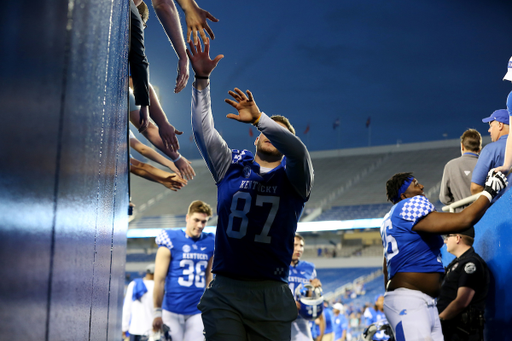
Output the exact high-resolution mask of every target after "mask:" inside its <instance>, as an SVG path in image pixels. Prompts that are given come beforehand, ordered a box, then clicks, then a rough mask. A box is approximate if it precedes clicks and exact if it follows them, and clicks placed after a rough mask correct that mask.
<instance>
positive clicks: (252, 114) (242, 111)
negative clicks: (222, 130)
mask: <svg viewBox="0 0 512 341" xmlns="http://www.w3.org/2000/svg"><path fill="white" fill-rule="evenodd" d="M235 91H236V93H235V92H233V91H229V92H228V93H229V94H230V95H231V96H232V97H233V98H234V99H235V100H236V102H235V101H233V100H231V99H225V100H224V101H225V102H226V103H227V104H229V105H231V106H232V107H233V108H235V109H236V110H237V111H238V115H236V114H228V115H227V116H226V117H227V118H231V119H233V120H237V121H239V122H245V123H254V122H256V121H257V120H258V119H259V118H260V116H261V112H260V109H259V108H258V106H257V105H256V102H255V101H254V98H253V97H252V93H251V92H250V91H249V90H247V96H245V94H244V93H243V92H242V90H240V89H238V88H235Z"/></svg>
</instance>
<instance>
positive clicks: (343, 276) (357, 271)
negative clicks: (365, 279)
mask: <svg viewBox="0 0 512 341" xmlns="http://www.w3.org/2000/svg"><path fill="white" fill-rule="evenodd" d="M379 269H380V268H376V267H371V268H339V269H317V271H316V272H317V277H318V278H319V279H320V281H321V282H322V289H323V292H324V293H328V292H334V291H335V290H336V289H337V288H339V287H341V286H343V285H345V284H349V283H352V282H353V281H354V280H355V279H357V278H359V277H361V276H365V275H370V274H371V273H373V272H375V271H377V270H379Z"/></svg>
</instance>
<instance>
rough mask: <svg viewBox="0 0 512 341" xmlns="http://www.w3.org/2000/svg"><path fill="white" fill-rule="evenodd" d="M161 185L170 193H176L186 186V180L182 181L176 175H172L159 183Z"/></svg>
mask: <svg viewBox="0 0 512 341" xmlns="http://www.w3.org/2000/svg"><path fill="white" fill-rule="evenodd" d="M161 183H162V185H164V186H165V187H167V188H169V189H170V190H171V191H175V192H176V191H177V190H179V189H182V188H183V187H184V186H185V185H186V184H187V180H185V179H182V178H181V177H180V176H178V175H177V174H172V175H170V176H168V177H167V178H165V179H163V180H162V181H161Z"/></svg>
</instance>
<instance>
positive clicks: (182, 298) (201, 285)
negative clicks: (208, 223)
mask: <svg viewBox="0 0 512 341" xmlns="http://www.w3.org/2000/svg"><path fill="white" fill-rule="evenodd" d="M214 239H215V237H214V234H213V233H205V232H203V233H202V234H201V236H200V237H199V238H197V239H194V238H190V237H189V236H187V234H186V233H185V231H184V230H182V229H176V230H162V231H161V232H160V234H159V235H158V236H157V237H156V239H155V243H156V244H157V245H158V246H160V247H166V248H168V249H169V250H170V251H171V263H170V264H169V270H168V271H167V277H166V278H165V296H164V301H163V304H162V308H163V309H165V310H167V311H170V312H173V313H176V314H183V315H193V314H199V313H200V311H199V309H197V304H198V303H199V300H200V299H201V296H202V295H203V292H204V290H205V282H206V279H205V270H206V267H207V266H208V261H209V260H210V258H211V257H212V256H213V249H214Z"/></svg>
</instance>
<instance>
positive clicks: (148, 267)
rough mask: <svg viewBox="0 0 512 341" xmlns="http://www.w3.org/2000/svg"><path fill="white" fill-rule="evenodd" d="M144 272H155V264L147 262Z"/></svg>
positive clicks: (151, 273)
mask: <svg viewBox="0 0 512 341" xmlns="http://www.w3.org/2000/svg"><path fill="white" fill-rule="evenodd" d="M146 273H147V274H150V275H153V274H155V264H149V265H148V266H146Z"/></svg>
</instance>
